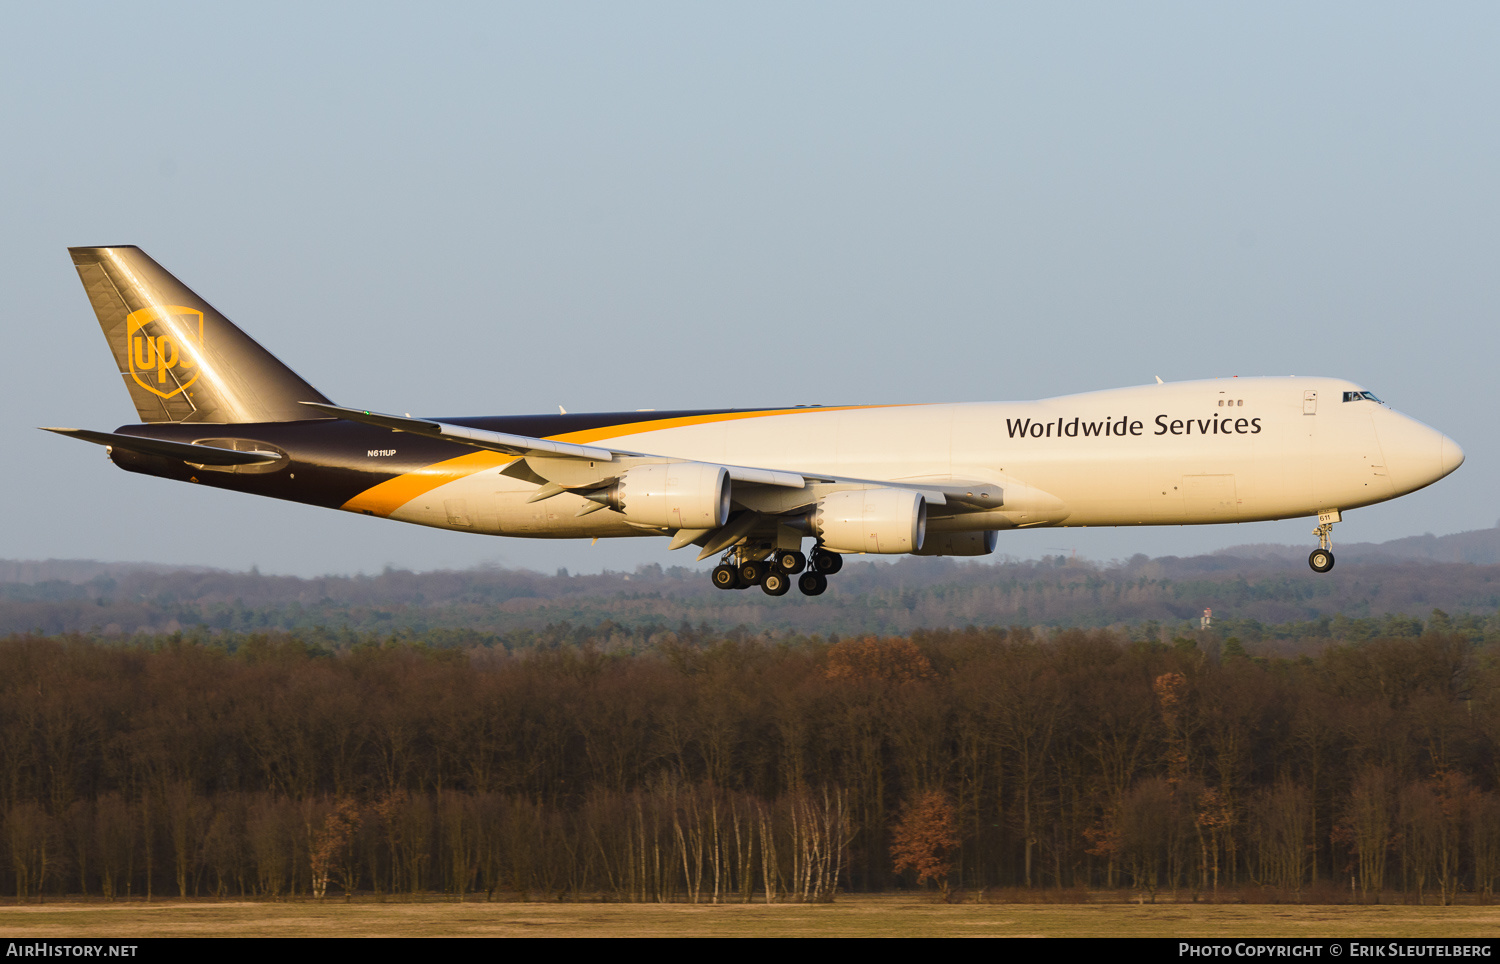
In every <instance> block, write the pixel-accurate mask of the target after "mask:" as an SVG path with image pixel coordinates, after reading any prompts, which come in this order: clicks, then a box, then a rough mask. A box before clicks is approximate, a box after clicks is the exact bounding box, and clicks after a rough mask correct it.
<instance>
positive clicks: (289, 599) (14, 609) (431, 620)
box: [0, 555, 1500, 641]
mask: <svg viewBox="0 0 1500 964" xmlns="http://www.w3.org/2000/svg"><path fill="white" fill-rule="evenodd" d="M1340 558H1341V559H1342V558H1343V556H1342V555H1341V556H1340ZM7 571H8V575H9V576H11V577H13V579H14V580H15V581H7V580H6V578H5V577H6V576H7ZM23 578H24V579H26V580H28V581H20V580H21V579H23ZM835 588H836V590H837V591H836V592H831V593H827V594H825V595H823V596H819V597H817V599H816V600H812V599H806V598H804V597H801V596H797V595H794V596H792V597H782V598H778V599H772V598H770V597H767V596H765V595H764V594H763V593H759V592H748V591H747V592H723V591H720V590H718V589H715V588H713V587H712V586H711V585H710V583H709V581H708V579H707V578H706V573H705V570H704V569H702V568H699V567H682V566H671V567H668V568H665V569H663V568H662V567H661V566H659V565H654V564H653V565H643V566H639V567H637V568H636V570H635V571H634V572H604V573H594V574H588V575H577V574H569V573H567V572H566V571H559V572H558V573H557V574H556V575H542V574H540V573H535V572H527V571H524V570H511V569H469V570H460V571H438V572H427V573H412V572H406V571H402V570H395V569H388V570H386V571H384V572H382V573H379V574H375V575H369V576H323V577H318V578H312V579H300V578H296V577H292V576H269V575H262V574H260V573H257V572H249V573H232V572H223V571H217V570H190V569H178V570H160V569H154V568H150V567H144V566H127V565H114V566H107V565H103V564H84V563H78V564H72V565H69V564H64V563H46V564H43V563H37V564H29V565H25V566H23V565H21V564H16V563H10V564H5V563H3V562H0V635H3V634H6V633H20V632H38V633H43V634H46V635H58V634H62V633H71V632H84V633H98V634H102V635H111V636H131V635H134V634H136V633H145V634H147V635H168V634H170V633H172V632H175V631H178V630H184V631H191V630H192V629H194V628H196V627H200V626H203V627H207V628H209V629H211V630H213V631H215V632H222V633H237V634H244V633H252V632H266V631H271V630H282V631H288V632H296V633H301V634H308V633H313V632H315V631H317V630H318V629H319V628H320V627H321V628H324V629H327V630H332V631H335V632H342V631H345V630H347V631H350V632H354V633H375V634H380V635H391V634H393V633H409V634H419V635H420V634H427V633H431V632H434V631H437V630H444V631H455V632H458V631H461V632H468V633H479V634H486V635H490V636H495V637H500V636H506V635H508V634H511V633H514V632H516V631H517V630H523V629H524V630H530V631H533V632H541V631H545V630H546V628H547V627H548V626H554V625H558V624H560V623H563V622H568V623H571V624H573V625H577V626H596V625H598V624H600V623H602V622H604V621H606V620H608V621H611V622H613V623H616V624H619V625H624V626H629V627H633V628H647V627H656V626H663V625H665V626H669V627H670V626H676V625H678V624H680V623H681V622H683V621H684V620H686V621H688V622H690V623H692V624H693V625H699V624H705V625H708V626H711V627H713V628H714V629H715V630H717V631H720V632H724V631H728V630H730V629H732V628H734V627H736V626H741V625H743V626H748V627H752V628H753V629H755V630H757V631H764V630H771V631H774V632H800V633H819V634H822V635H825V636H826V635H829V634H832V633H840V634H844V635H850V634H873V635H882V636H892V635H908V634H910V633H912V632H914V631H916V630H918V629H929V628H934V627H949V628H959V627H962V626H965V625H970V624H973V625H1001V626H1010V625H1026V626H1046V627H1049V628H1051V627H1083V628H1088V627H1098V628H1103V627H1110V626H1114V627H1117V628H1120V627H1126V626H1136V625H1141V624H1144V623H1146V622H1147V621H1150V620H1155V621H1157V622H1158V623H1160V624H1162V625H1164V626H1168V627H1172V628H1173V632H1175V631H1176V628H1177V627H1179V626H1180V625H1181V624H1183V623H1191V624H1193V625H1196V623H1197V620H1198V617H1199V615H1200V614H1201V613H1202V611H1203V610H1204V609H1205V608H1212V609H1213V610H1214V613H1215V615H1216V616H1217V617H1218V618H1219V619H1221V620H1222V619H1225V618H1230V619H1234V620H1237V621H1239V623H1240V624H1242V625H1238V626H1236V627H1235V628H1233V629H1231V630H1228V631H1227V632H1228V634H1230V635H1238V636H1240V637H1241V638H1243V639H1246V640H1247V641H1252V640H1254V639H1256V638H1257V637H1258V635H1259V634H1267V635H1272V636H1279V637H1281V638H1288V637H1296V636H1309V635H1325V636H1326V635H1328V632H1327V631H1326V630H1324V631H1319V630H1318V629H1317V627H1315V626H1304V625H1301V624H1304V623H1311V622H1316V621H1319V620H1329V619H1333V618H1335V617H1338V616H1339V615H1340V614H1342V616H1343V617H1344V618H1346V619H1348V620H1364V621H1366V622H1369V623H1372V624H1373V625H1371V626H1369V627H1367V631H1366V632H1365V638H1373V637H1374V636H1376V635H1406V634H1407V632H1406V631H1405V630H1404V629H1403V628H1402V627H1400V626H1397V625H1393V624H1392V621H1393V620H1395V619H1397V618H1401V619H1405V620H1406V621H1408V622H1410V621H1411V620H1418V621H1420V620H1421V619H1423V618H1425V616H1426V614H1427V613H1428V612H1429V611H1430V610H1432V609H1433V608H1434V607H1437V608H1440V609H1443V610H1445V611H1447V612H1451V613H1466V612H1467V613H1482V614H1485V615H1487V616H1488V615H1491V614H1494V613H1495V612H1496V610H1497V609H1500V565H1473V564H1452V563H1450V564H1438V563H1417V562H1398V561H1391V560H1384V561H1371V562H1368V563H1363V564H1360V565H1358V566H1343V565H1341V566H1340V567H1339V568H1337V569H1335V570H1334V571H1333V572H1330V573H1327V574H1325V575H1322V576H1319V575H1317V574H1315V573H1313V572H1311V571H1309V570H1308V568H1307V566H1306V565H1305V564H1304V563H1302V562H1301V561H1300V560H1282V559H1274V560H1256V559H1245V558H1233V557H1226V556H1198V557H1194V558H1189V559H1179V558H1175V557H1167V558H1161V559H1147V558H1146V557H1145V556H1137V557H1135V558H1132V559H1130V560H1128V561H1125V562H1118V563H1111V564H1107V565H1098V564H1094V563H1090V562H1087V561H1085V560H1078V559H1071V558H1068V557H1066V556H1061V555H1059V556H1053V557H1049V558H1047V559H1043V560H1038V561H1031V562H1017V561H1013V560H1012V561H1002V562H996V563H991V562H989V561H984V562H959V561H954V560H951V559H942V558H917V557H909V558H904V559H901V560H900V561H898V562H896V563H886V562H868V561H861V560H860V559H859V558H858V557H854V558H851V560H850V561H849V562H848V563H847V564H846V565H845V567H844V569H843V571H841V572H840V573H839V577H838V580H837V586H836V587H835ZM1482 629H1483V631H1484V632H1488V633H1489V634H1491V635H1492V636H1493V637H1494V638H1495V639H1500V620H1494V621H1492V622H1491V623H1490V624H1489V625H1488V626H1487V627H1482ZM1335 632H1336V633H1341V634H1342V635H1340V636H1338V638H1353V635H1352V633H1353V632H1354V630H1353V629H1349V630H1348V631H1347V632H1346V631H1345V630H1344V629H1337V630H1335ZM1418 632H1420V625H1419V629H1418Z"/></svg>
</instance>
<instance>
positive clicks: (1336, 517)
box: [1307, 509, 1343, 572]
mask: <svg viewBox="0 0 1500 964" xmlns="http://www.w3.org/2000/svg"><path fill="white" fill-rule="evenodd" d="M1342 518H1343V517H1342V516H1341V515H1340V514H1339V510H1338V509H1327V510H1325V511H1323V512H1319V513H1318V527H1317V528H1316V529H1314V530H1313V535H1315V536H1317V537H1318V548H1316V549H1314V550H1313V551H1312V554H1311V555H1309V556H1308V557H1307V564H1308V565H1309V566H1312V571H1313V572H1327V571H1328V570H1330V569H1332V568H1333V548H1332V547H1333V524H1334V523H1335V522H1340V521H1342Z"/></svg>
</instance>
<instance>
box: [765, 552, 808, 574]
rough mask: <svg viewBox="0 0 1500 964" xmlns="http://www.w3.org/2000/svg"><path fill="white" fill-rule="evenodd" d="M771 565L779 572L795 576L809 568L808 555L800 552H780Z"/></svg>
mask: <svg viewBox="0 0 1500 964" xmlns="http://www.w3.org/2000/svg"><path fill="white" fill-rule="evenodd" d="M771 565H772V567H773V568H775V569H776V570H777V571H779V572H782V573H785V574H786V575H788V576H795V575H796V574H797V573H799V572H801V571H802V570H804V569H806V568H807V557H806V556H804V555H803V554H802V553H800V552H778V553H777V554H776V559H775V561H774V562H772V563H771Z"/></svg>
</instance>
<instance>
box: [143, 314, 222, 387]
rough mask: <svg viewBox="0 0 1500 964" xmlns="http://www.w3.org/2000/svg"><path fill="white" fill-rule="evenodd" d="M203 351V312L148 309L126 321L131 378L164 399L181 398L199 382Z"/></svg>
mask: <svg viewBox="0 0 1500 964" xmlns="http://www.w3.org/2000/svg"><path fill="white" fill-rule="evenodd" d="M202 348H203V312H201V311H197V310H195V309H192V308H183V307H180V306H178V305H148V306H147V307H145V308H142V309H141V310H139V311H133V312H131V313H130V314H129V315H128V316H126V318H125V355H126V357H127V358H128V359H129V360H130V377H131V378H133V379H135V383H136V384H137V385H139V386H141V387H142V388H144V389H145V390H146V391H148V392H151V393H152V394H155V395H160V396H161V397H162V398H171V397H172V396H173V395H177V394H180V393H181V392H183V391H184V390H186V389H187V388H188V386H190V385H192V384H193V382H195V381H197V380H198V356H199V353H200V352H201V351H202Z"/></svg>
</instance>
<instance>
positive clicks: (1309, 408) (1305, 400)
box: [1302, 390, 1318, 415]
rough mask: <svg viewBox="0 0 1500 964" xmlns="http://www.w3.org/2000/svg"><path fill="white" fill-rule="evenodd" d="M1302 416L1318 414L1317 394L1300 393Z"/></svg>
mask: <svg viewBox="0 0 1500 964" xmlns="http://www.w3.org/2000/svg"><path fill="white" fill-rule="evenodd" d="M1302 414H1303V415H1316V414H1318V393H1317V392H1314V391H1311V390H1309V391H1305V392H1303V393H1302Z"/></svg>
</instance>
